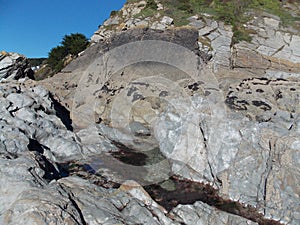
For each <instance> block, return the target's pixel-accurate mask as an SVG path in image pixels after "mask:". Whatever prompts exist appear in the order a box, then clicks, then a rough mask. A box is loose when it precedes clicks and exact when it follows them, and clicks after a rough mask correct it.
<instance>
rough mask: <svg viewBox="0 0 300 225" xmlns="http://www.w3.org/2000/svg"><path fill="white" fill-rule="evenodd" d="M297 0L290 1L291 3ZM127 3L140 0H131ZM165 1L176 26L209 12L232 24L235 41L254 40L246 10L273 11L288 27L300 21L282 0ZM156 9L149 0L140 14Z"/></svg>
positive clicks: (163, 1)
mask: <svg viewBox="0 0 300 225" xmlns="http://www.w3.org/2000/svg"><path fill="white" fill-rule="evenodd" d="M294 1H295V0H289V2H290V3H292V2H294ZM127 2H137V1H134V0H127ZM161 2H162V3H163V5H164V6H165V9H164V12H160V13H161V14H163V15H167V16H170V17H172V18H173V19H174V24H175V25H176V26H183V25H187V24H188V20H187V18H188V17H190V16H192V15H195V14H201V13H208V14H210V15H211V16H212V17H213V18H214V19H216V20H219V21H224V22H225V23H226V24H229V25H232V27H233V32H234V38H233V41H234V42H239V41H242V40H245V41H250V40H251V37H250V33H251V31H249V30H246V29H245V28H244V27H243V24H244V23H245V22H247V21H248V20H249V18H248V17H247V16H246V15H245V12H247V11H249V10H255V11H260V10H261V11H265V12H268V13H272V14H274V15H276V16H278V17H280V19H281V21H282V25H284V26H285V25H293V22H294V21H295V20H300V18H294V17H293V16H292V15H291V14H290V13H289V12H287V11H285V10H284V9H283V7H282V4H283V3H282V1H280V0H161ZM156 8H157V6H156V4H155V2H154V0H147V6H146V7H145V8H144V9H143V10H142V12H141V13H140V14H139V15H137V17H139V16H141V17H143V18H145V17H149V16H153V15H154V14H155V13H156Z"/></svg>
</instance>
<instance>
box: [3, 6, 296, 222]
mask: <svg viewBox="0 0 300 225" xmlns="http://www.w3.org/2000/svg"><path fill="white" fill-rule="evenodd" d="M156 3H157V10H158V12H159V9H160V8H163V7H164V5H163V4H162V3H159V2H158V1H156ZM146 4H147V2H145V1H141V2H136V3H130V4H129V3H128V4H126V5H125V6H124V8H123V9H122V10H121V11H120V13H117V14H113V15H112V16H111V18H110V19H108V20H107V21H106V22H105V23H104V25H103V26H102V27H100V28H99V30H98V31H97V32H96V33H95V35H94V36H93V37H92V41H93V42H94V43H93V45H91V46H90V47H89V48H87V49H86V50H85V52H84V53H83V54H82V55H81V56H80V57H78V58H77V59H75V60H74V61H72V62H71V63H70V64H69V65H68V66H67V67H66V68H64V70H63V71H62V72H61V73H59V74H56V75H55V76H54V77H52V78H48V79H46V80H43V81H38V82H35V81H31V80H30V81H25V82H22V81H21V82H17V81H5V82H2V83H0V102H1V104H0V111H1V118H0V124H1V127H2V128H1V133H0V156H1V157H0V171H1V173H0V180H1V182H0V183H1V188H0V191H1V194H0V196H1V198H0V203H1V204H0V223H1V224H224V225H225V224H245V225H246V224H292V225H296V224H299V223H300V214H299V211H300V208H299V195H300V190H299V183H300V171H299V157H300V156H299V151H300V138H299V137H300V117H299V113H300V104H299V95H300V81H299V78H300V67H299V65H300V53H299V52H298V50H299V49H300V48H299V47H300V46H299V41H298V40H300V35H299V31H297V30H294V29H292V28H283V27H281V26H280V25H279V24H280V19H279V18H277V17H275V16H273V15H270V14H261V15H258V16H254V17H253V19H252V20H251V21H249V22H247V23H246V24H245V27H248V28H249V29H251V30H253V31H255V32H253V33H252V34H251V36H252V41H251V42H245V41H242V42H239V43H234V42H233V41H232V38H233V35H234V33H233V30H232V27H231V26H228V25H225V24H224V23H223V22H220V21H215V20H213V19H212V18H211V17H209V16H206V15H201V16H200V15H195V16H192V17H190V18H188V21H189V26H187V27H175V26H174V25H173V18H169V17H167V16H163V15H155V16H154V17H151V18H145V19H140V18H139V17H136V16H134V15H138V14H139V13H140V12H141V10H142V9H143V8H144V7H145V6H146ZM109 27H110V28H111V29H109ZM42 86H44V87H42Z"/></svg>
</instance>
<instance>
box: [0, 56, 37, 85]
mask: <svg viewBox="0 0 300 225" xmlns="http://www.w3.org/2000/svg"><path fill="white" fill-rule="evenodd" d="M33 74H34V72H33V71H32V70H31V68H30V65H29V62H28V60H27V58H26V57H25V56H23V55H20V54H17V53H6V52H1V53H0V80H2V79H4V78H5V79H8V80H18V79H20V78H25V77H28V78H30V79H33V78H34V76H33Z"/></svg>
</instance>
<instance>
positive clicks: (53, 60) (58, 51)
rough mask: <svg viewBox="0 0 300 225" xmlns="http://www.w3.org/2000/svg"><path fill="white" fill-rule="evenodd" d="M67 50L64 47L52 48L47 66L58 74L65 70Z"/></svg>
mask: <svg viewBox="0 0 300 225" xmlns="http://www.w3.org/2000/svg"><path fill="white" fill-rule="evenodd" d="M67 54H68V53H67V50H66V48H65V47H64V46H57V47H55V48H52V49H51V50H50V52H49V53H48V59H47V64H48V65H49V66H50V68H51V69H52V70H53V71H54V72H55V73H56V72H59V71H60V70H61V69H62V68H63V65H64V63H63V59H64V58H65V57H66V56H67Z"/></svg>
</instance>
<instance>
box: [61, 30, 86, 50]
mask: <svg viewBox="0 0 300 225" xmlns="http://www.w3.org/2000/svg"><path fill="white" fill-rule="evenodd" d="M61 44H62V45H63V46H64V47H65V48H66V50H67V53H68V54H71V55H77V54H78V53H80V52H81V51H83V50H84V49H86V47H87V46H88V44H89V41H88V39H87V38H86V37H85V36H84V35H83V34H79V33H76V34H70V35H65V36H64V38H63V41H62V42H61Z"/></svg>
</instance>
